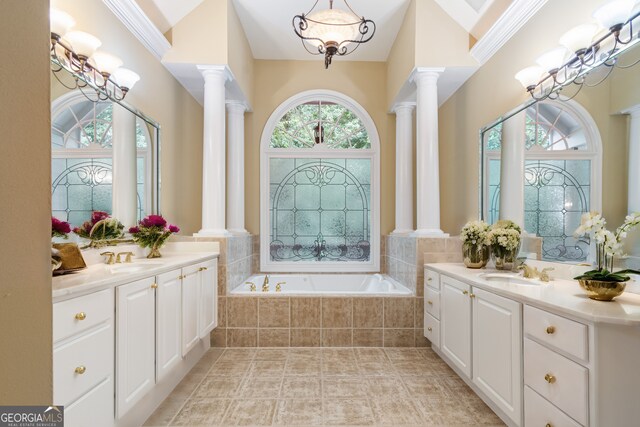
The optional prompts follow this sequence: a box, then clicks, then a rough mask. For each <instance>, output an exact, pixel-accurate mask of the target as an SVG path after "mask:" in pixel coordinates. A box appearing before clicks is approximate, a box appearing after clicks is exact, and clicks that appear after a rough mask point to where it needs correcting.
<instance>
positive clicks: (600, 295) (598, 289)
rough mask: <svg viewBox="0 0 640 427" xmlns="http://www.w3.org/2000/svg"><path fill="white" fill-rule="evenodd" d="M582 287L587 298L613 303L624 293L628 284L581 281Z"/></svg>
mask: <svg viewBox="0 0 640 427" xmlns="http://www.w3.org/2000/svg"><path fill="white" fill-rule="evenodd" d="M578 282H580V287H581V288H582V289H584V290H585V291H586V292H587V296H588V297H589V298H591V299H593V300H596V301H612V300H613V299H614V298H615V297H617V296H619V295H621V294H622V293H623V292H624V288H625V287H626V286H627V282H605V281H602V280H589V279H581V280H578Z"/></svg>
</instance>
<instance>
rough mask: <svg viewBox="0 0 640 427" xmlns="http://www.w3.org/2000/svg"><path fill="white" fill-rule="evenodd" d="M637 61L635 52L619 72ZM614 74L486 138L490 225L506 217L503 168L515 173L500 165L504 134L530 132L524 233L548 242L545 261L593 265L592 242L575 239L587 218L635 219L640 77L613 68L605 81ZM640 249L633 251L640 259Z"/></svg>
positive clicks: (537, 107) (500, 125)
mask: <svg viewBox="0 0 640 427" xmlns="http://www.w3.org/2000/svg"><path fill="white" fill-rule="evenodd" d="M638 59H640V46H635V47H634V48H632V49H630V50H629V51H628V52H625V53H624V55H623V57H621V58H620V59H619V65H623V66H628V65H629V66H630V65H632V64H633V63H635V62H636V61H638ZM608 71H609V69H607V68H606V67H602V68H601V69H597V70H594V71H592V73H591V75H590V76H589V78H588V79H587V82H586V84H585V86H584V87H583V88H582V89H581V90H580V91H579V92H577V93H576V89H577V87H571V88H569V87H568V88H566V89H565V90H564V91H563V96H562V99H563V100H544V101H539V102H536V101H534V100H528V101H527V102H525V103H524V104H523V105H521V106H519V107H517V108H515V109H514V110H512V111H511V112H508V113H505V114H504V115H503V116H502V117H500V118H498V119H497V120H496V121H494V122H493V123H490V124H488V125H487V126H485V127H484V128H482V129H481V131H480V147H481V151H480V152H481V156H480V211H481V214H480V215H481V218H482V219H484V220H485V221H487V222H488V223H493V222H495V221H496V220H497V219H498V218H499V214H500V212H499V210H500V203H499V200H500V182H501V168H508V167H509V166H508V165H504V164H501V161H500V159H501V153H502V150H503V140H502V138H503V135H505V133H503V131H504V128H505V127H506V126H509V129H514V125H516V127H515V129H521V130H523V132H524V135H522V139H521V141H522V142H523V144H524V158H525V164H524V229H525V231H526V232H528V233H530V234H534V235H536V236H539V237H541V238H542V258H543V259H544V260H548V261H560V262H569V263H584V262H586V261H587V260H588V257H589V239H588V238H580V239H576V238H574V237H573V232H574V230H575V229H576V228H577V227H578V225H579V224H580V217H581V215H582V213H584V212H587V211H598V212H601V213H602V214H603V216H604V217H605V218H606V219H607V222H608V224H609V226H608V228H609V229H615V228H616V227H617V226H619V225H620V224H622V222H623V221H624V217H625V215H626V214H627V213H628V212H627V209H628V207H627V205H628V203H627V198H628V197H627V194H628V193H627V187H628V184H627V181H628V147H629V124H630V119H629V110H630V109H632V108H634V107H636V106H640V92H639V91H638V87H640V73H639V72H638V69H637V67H636V68H633V67H629V68H628V69H622V68H614V69H613V71H612V72H611V74H610V75H609V76H608V78H606V77H607V73H608ZM603 78H605V79H604V80H603ZM601 80H602V83H600V84H597V85H596V84H595V83H597V82H599V81H601ZM589 84H591V85H592V86H588V85H589ZM572 95H575V97H573V99H571V100H567V99H566V98H569V97H572ZM516 121H519V122H516ZM523 121H524V123H522V122H523ZM518 126H519V127H518ZM505 170H506V169H505ZM505 170H503V171H502V172H503V176H508V175H505V174H504V172H505ZM638 246H639V245H637V244H635V245H632V246H631V245H628V248H627V252H628V253H630V254H631V255H640V248H639V247H638Z"/></svg>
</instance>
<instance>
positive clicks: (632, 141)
mask: <svg viewBox="0 0 640 427" xmlns="http://www.w3.org/2000/svg"><path fill="white" fill-rule="evenodd" d="M628 113H629V174H628V180H629V182H628V186H627V187H628V190H627V191H628V196H627V211H628V213H631V212H640V191H639V190H638V187H640V105H638V106H636V107H634V108H633V109H631V110H629V112H628Z"/></svg>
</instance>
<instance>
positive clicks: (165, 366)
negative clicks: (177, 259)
mask: <svg viewBox="0 0 640 427" xmlns="http://www.w3.org/2000/svg"><path fill="white" fill-rule="evenodd" d="M181 274H182V272H181V271H180V270H174V271H170V272H168V273H164V274H160V275H158V276H157V277H156V284H157V285H158V287H157V288H156V381H157V382H160V381H162V379H163V378H164V377H165V376H166V375H168V374H169V373H170V372H171V371H172V370H173V368H174V367H175V366H176V365H177V364H178V363H179V362H180V360H181V359H182V286H181V284H182V281H181V278H180V276H181Z"/></svg>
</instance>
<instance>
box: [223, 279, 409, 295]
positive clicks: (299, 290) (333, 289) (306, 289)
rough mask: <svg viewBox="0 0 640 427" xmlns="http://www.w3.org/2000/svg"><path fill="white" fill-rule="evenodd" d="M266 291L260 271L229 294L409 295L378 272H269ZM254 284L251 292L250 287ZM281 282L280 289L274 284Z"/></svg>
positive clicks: (399, 285)
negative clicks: (254, 287)
mask: <svg viewBox="0 0 640 427" xmlns="http://www.w3.org/2000/svg"><path fill="white" fill-rule="evenodd" d="M268 276H269V291H268V292H262V284H263V283H264V278H265V275H264V274H258V275H254V276H251V277H249V278H248V279H247V280H246V281H245V282H247V283H243V284H242V285H240V286H237V287H236V288H235V289H233V290H232V291H231V294H232V295H264V294H267V293H268V294H273V295H324V296H328V295H360V296H367V295H412V294H413V292H412V291H411V290H410V289H409V288H407V287H405V286H404V285H402V284H400V283H399V282H397V281H396V280H394V279H392V278H391V277H389V276H386V275H382V274H273V275H272V274H269V275H268ZM248 282H251V283H254V284H255V285H256V290H255V292H252V291H251V290H250V288H251V285H250V284H249V283H248ZM280 282H282V285H281V291H280V292H276V285H277V284H278V283H280Z"/></svg>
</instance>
